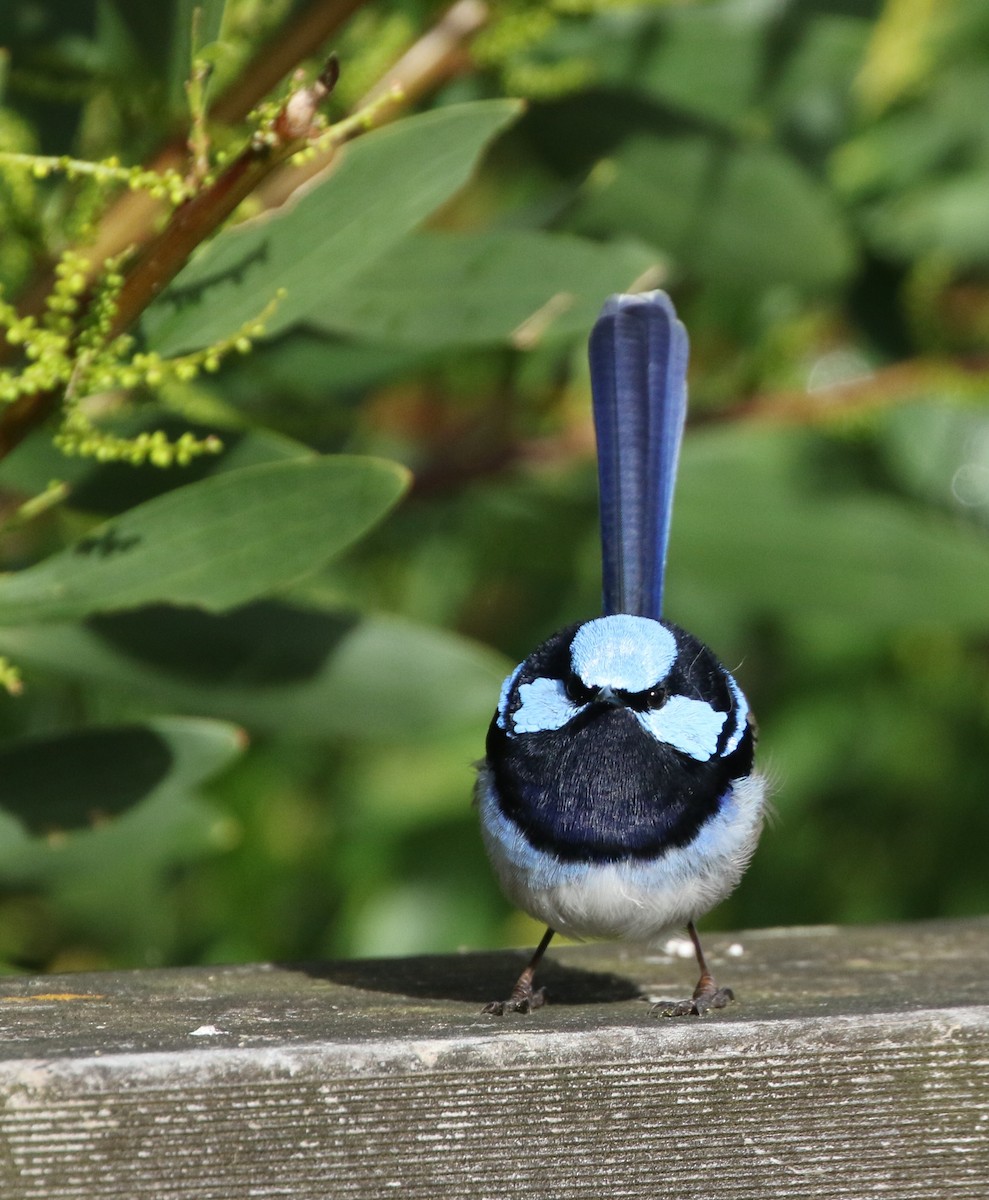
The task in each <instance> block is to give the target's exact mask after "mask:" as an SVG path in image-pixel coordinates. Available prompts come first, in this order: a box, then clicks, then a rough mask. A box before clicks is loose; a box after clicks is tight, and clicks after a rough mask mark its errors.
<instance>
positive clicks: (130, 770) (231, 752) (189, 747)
mask: <svg viewBox="0 0 989 1200" xmlns="http://www.w3.org/2000/svg"><path fill="white" fill-rule="evenodd" d="M244 745H245V740H244V737H243V734H242V733H241V731H240V730H239V729H237V728H236V727H235V726H233V725H227V724H224V723H222V722H220V721H203V720H175V719H172V720H166V719H163V720H160V721H156V722H150V723H149V724H146V725H118V726H112V727H109V728H102V729H101V728H95V729H83V730H78V731H73V732H71V733H63V734H54V735H50V736H47V737H29V738H23V739H21V740H20V741H17V742H12V743H7V744H6V745H4V746H2V747H0V809H2V810H3V811H4V812H6V813H9V814H10V815H11V816H14V817H16V818H17V819H18V821H20V822H21V824H22V825H23V826H24V827H25V828H26V829H27V830H28V831H29V832H30V833H32V834H39V833H49V832H52V831H56V830H58V831H68V830H74V829H85V828H90V827H92V826H95V825H98V824H100V823H101V822H102V821H104V820H106V819H107V818H109V817H116V816H119V815H120V814H122V813H124V812H126V811H127V810H129V809H131V808H133V807H135V806H136V805H138V804H140V803H141V802H142V801H144V800H147V799H149V798H150V797H152V796H154V795H156V794H161V793H165V792H172V793H174V792H182V793H185V792H189V791H191V790H193V789H194V788H195V787H196V786H198V784H200V783H201V782H202V781H203V780H204V779H206V778H208V777H209V776H211V775H215V774H216V773H217V772H218V771H220V770H222V768H223V767H225V766H227V765H228V763H230V762H231V761H232V760H233V759H234V758H235V757H236V756H237V755H238V754H240V753H241V751H242V750H243V749H244Z"/></svg>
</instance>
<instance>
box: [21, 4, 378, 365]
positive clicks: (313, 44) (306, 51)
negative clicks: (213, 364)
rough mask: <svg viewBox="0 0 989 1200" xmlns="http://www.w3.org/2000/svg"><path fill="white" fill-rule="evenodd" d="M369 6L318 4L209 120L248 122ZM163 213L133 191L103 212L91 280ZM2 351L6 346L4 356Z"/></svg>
mask: <svg viewBox="0 0 989 1200" xmlns="http://www.w3.org/2000/svg"><path fill="white" fill-rule="evenodd" d="M364 3H366V0H313V2H312V3H311V4H309V5H308V6H307V7H305V8H304V9H303V10H302V11H301V12H300V13H298V14H297V15H296V16H295V17H294V18H293V19H292V20H291V21H290V22H289V23H288V24H286V25H285V26H284V27H283V28H282V29H281V30H280V31H279V32H278V33H277V34H276V35H275V37H274V38H273V40H271V41H270V42H267V43H266V44H265V45H264V46H263V47H262V48H261V49H260V50H259V51H258V53H257V54H256V55H255V57H254V58H253V59H252V61H251V62H250V63H248V65H247V66H246V67H245V68H244V69H243V70H242V71H241V72H240V74H239V76H238V77H237V79H236V80H235V81H234V82H233V83H232V84H231V85H230V86H229V87H228V88H227V90H226V91H225V92H224V93H223V94H222V95H221V96H220V97H219V98H218V99H217V101H216V102H215V103H214V104H213V105H212V106H211V107H210V110H209V120H210V121H212V122H215V123H216V124H221V125H236V124H237V123H238V122H239V121H242V120H243V119H244V118H245V117H246V116H247V114H248V113H249V112H250V111H251V109H252V108H254V107H255V106H256V105H257V104H259V103H260V101H261V100H263V99H264V97H265V96H267V95H268V94H269V92H270V91H271V90H272V89H273V88H274V87H276V86H277V85H278V84H279V83H280V82H281V80H282V79H284V78H286V76H288V75H290V74H291V73H292V71H294V70H295V69H296V68H297V67H298V65H299V64H300V63H301V62H304V61H305V60H306V59H307V58H312V57H314V56H315V55H317V54H319V53H320V52H321V51H322V49H323V47H324V46H325V45H326V43H327V42H328V41H329V39H330V38H331V37H332V36H333V34H334V33H336V31H337V30H338V29H340V27H341V26H342V25H343V24H344V23H345V22H346V21H347V20H348V18H349V17H351V16H352V15H353V14H354V13H355V12H356V11H357V9H359V8H361V7H362V6H363V5H364ZM188 152H189V148H188V145H187V141H186V137H185V135H184V134H183V135H182V136H180V137H175V138H172V139H171V140H170V141H168V142H167V143H166V144H165V145H163V146H162V147H161V148H160V149H159V150H158V151H157V153H156V154H155V155H154V157H153V158H152V159H151V160H150V161H149V162H148V163H146V168H147V169H148V170H150V171H154V172H155V173H156V174H159V175H164V174H167V173H168V172H169V171H181V170H182V169H183V168H184V166H185V164H186V162H187V159H188ZM163 211H164V204H163V202H162V201H161V200H158V199H156V198H155V197H154V196H152V195H151V194H150V193H149V192H147V191H143V190H141V189H136V190H133V191H131V190H128V191H125V192H123V193H122V194H121V195H120V196H118V197H117V198H116V200H114V201H113V203H112V204H110V206H109V207H108V208H107V209H106V211H105V212H104V213H103V215H102V217H101V218H100V220H99V222H98V224H97V226H96V228H95V230H94V232H93V235H92V237H91V238H90V239H89V241H88V242H87V245H86V248H85V256H86V258H87V260H88V261H89V262H90V264H91V266H90V278H91V279H92V278H95V277H96V276H97V275H98V274H99V273H100V271H101V270H102V268H103V264H104V263H105V262H107V261H108V260H109V259H111V258H116V257H117V256H118V255H119V254H122V253H124V251H126V250H130V249H133V248H138V247H140V246H143V245H144V244H145V242H147V241H148V240H149V239H150V238H151V237H153V235H154V231H155V225H156V223H157V222H158V221H159V219H160V218H161V214H162V212H163ZM53 279H54V276H53V275H52V272H51V268H50V265H48V264H46V265H45V267H43V268H42V269H40V270H39V271H38V273H37V276H36V277H35V278H34V279H33V280H32V281H31V282H30V283H29V284H28V285H27V286H26V287H25V288H24V289H23V290H22V292H21V295H20V299H19V304H18V307H19V308H20V310H21V312H23V313H30V314H33V315H38V314H39V313H41V312H42V311H43V310H44V304H45V299H46V297H47V296H48V294H49V293H50V291H51V287H52V281H53ZM2 350H3V347H2V345H0V353H2Z"/></svg>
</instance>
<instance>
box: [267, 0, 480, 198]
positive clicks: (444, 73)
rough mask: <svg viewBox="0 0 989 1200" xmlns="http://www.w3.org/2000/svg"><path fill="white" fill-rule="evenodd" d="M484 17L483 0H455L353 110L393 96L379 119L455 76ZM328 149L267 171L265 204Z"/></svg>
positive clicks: (312, 170)
mask: <svg viewBox="0 0 989 1200" xmlns="http://www.w3.org/2000/svg"><path fill="white" fill-rule="evenodd" d="M488 17H489V11H488V6H487V5H486V4H485V3H484V2H483V0H456V3H454V4H453V5H452V6H451V7H450V8H448V9H447V10H446V12H445V13H444V14H443V15H442V16H441V17H440V19H439V21H437V23H436V24H435V25H434V26H433V27H432V28H431V29H429V30H427V31H426V32H425V33H424V34H423V35H422V37H421V38H419V39H418V40H417V41H416V42H414V43H413V44H412V45H411V46H410V47H409V49H408V50H406V51H405V53H404V54H403V55H402V56H401V58H399V60H398V62H396V63H395V64H394V66H392V67H390V68H389V69H388V70H387V71H386V72H385V74H384V75H382V77H381V78H380V79H379V80H378V82H377V83H376V84H375V85H374V86H373V87H372V88H371V89H370V91H368V92H367V93H366V94H365V95H364V96H363V97H362V98H361V100H360V101H358V103H357V104H356V105H355V106H354V109H355V111H360V110H361V109H364V108H368V107H372V106H375V105H377V104H379V103H380V102H381V101H382V100H383V99H385V98H386V97H388V96H391V97H393V98H394V101H395V102H394V103H393V104H391V105H390V106H389V108H388V110H387V112H386V114H385V119H389V118H393V117H396V116H397V115H398V114H399V112H401V111H402V110H403V109H404V108H408V107H410V106H411V105H412V104H413V103H415V101H417V100H420V99H421V98H422V97H423V96H425V95H428V94H429V93H430V92H431V91H434V90H435V89H436V88H438V87H440V86H441V84H443V83H446V82H447V81H448V80H449V79H452V78H453V77H454V76H456V75H458V74H460V73H461V72H462V71H464V70H465V69H466V68H467V67H468V66H469V64H470V60H469V57H468V55H467V45H468V43H469V42H470V40H471V38H473V37H474V35H475V34H476V33H477V32H478V31H479V30H480V29H481V28H482V27H483V26H484V25H485V23H486V22H487V20H488ZM333 154H334V148H333V147H330V148H328V149H327V150H325V151H323V152H322V153H319V154H315V155H314V156H313V157H312V158H311V159H309V160H308V161H307V162H305V163H301V164H298V165H292V166H286V167H285V168H284V169H283V170H281V171H279V172H278V173H277V174H275V175H272V176H271V178H270V179H269V180H267V181H266V183H265V185H264V187H263V188H261V189H260V191H259V192H258V199H259V200H260V201H261V204H262V205H263V207H265V208H277V207H278V206H279V205H281V204H284V203H285V201H286V200H288V198H289V197H290V196H292V195H293V194H294V193H295V192H296V191H298V189H299V188H300V187H302V186H303V185H304V184H307V183H309V182H310V181H311V180H313V179H315V178H316V176H317V175H319V174H320V173H321V172H322V171H325V170H326V168H327V167H328V166H329V165H330V163H331V161H332V158H333Z"/></svg>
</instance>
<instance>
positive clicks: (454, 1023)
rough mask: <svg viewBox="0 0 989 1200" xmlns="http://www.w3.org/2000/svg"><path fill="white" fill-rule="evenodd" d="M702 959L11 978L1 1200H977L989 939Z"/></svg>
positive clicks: (852, 938) (869, 935)
mask: <svg viewBox="0 0 989 1200" xmlns="http://www.w3.org/2000/svg"><path fill="white" fill-rule="evenodd" d="M707 942H708V943H709V950H710V952H711V954H710V956H711V958H712V959H713V962H714V965H715V967H716V971H717V974H718V976H719V979H720V980H721V981H722V982H725V983H729V984H731V985H732V986H733V987H735V988H736V990H737V992H738V995H739V1002H738V1003H737V1004H735V1005H734V1006H732V1007H731V1008H730V1009H727V1010H725V1011H723V1012H720V1013H716V1014H712V1015H710V1016H708V1017H706V1018H704V1019H703V1020H697V1019H688V1018H684V1019H680V1020H676V1021H672V1020H663V1019H656V1018H654V1017H652V1016H650V1014H649V1006H648V1004H647V1003H646V997H663V998H669V999H677V998H680V997H681V996H682V995H684V994H685V993H686V992H687V991H689V988H690V986H692V984H693V982H694V979H693V974H694V971H693V964H692V963H691V962H689V961H688V960H686V959H683V960H681V959H680V958H679V956H678V954H677V949H678V948H677V947H676V946H672V947H671V950H670V952H669V953H656V954H652V955H642V954H635V953H631V952H623V951H621V950H619V949H616V948H615V947H610V946H608V947H606V946H595V947H573V948H566V949H562V950H559V951H557V952H556V953H555V954H552V955H551V958H552V961H551V962H550V963H549V968H548V970H547V971H546V976H545V981H546V982H547V984H548V985H549V989H550V993H551V1003H550V1004H548V1005H547V1006H546V1007H545V1008H543V1009H541V1010H539V1011H538V1012H536V1013H534V1014H532V1015H531V1016H528V1017H520V1016H517V1015H516V1016H514V1017H505V1018H496V1017H487V1016H482V1015H481V1014H480V1012H479V1007H480V1004H481V1002H483V1001H484V1000H488V999H492V998H494V997H498V996H501V995H504V994H506V993H507V989H508V988H509V987H510V986H511V983H512V981H513V979H514V975H515V974H516V972H517V970H518V967H519V965H520V963H521V962H522V960H523V957H524V956H523V955H521V954H520V955H513V954H490V955H460V956H449V957H444V958H418V959H404V960H394V961H366V962H346V963H321V964H315V965H308V966H288V967H274V966H250V967H226V968H217V969H191V970H176V971H146V972H125V973H114V974H94V975H73V976H62V977H58V978H55V977H46V978H42V979H22V978H18V979H12V978H8V979H4V980H0V1029H2V1033H3V1037H2V1041H0V1095H2V1096H3V1099H4V1106H3V1112H2V1116H0V1196H2V1197H3V1200H20V1198H22V1197H23V1198H25V1200H28V1198H30V1200H35V1198H37V1200H41V1198H44V1200H59V1198H61V1197H66V1198H68V1197H73V1198H82V1200H89V1198H90V1197H93V1198H95V1197H100V1198H101V1200H102V1198H104V1197H108V1198H109V1197H113V1198H117V1197H119V1198H120V1200H142V1198H144V1197H152V1196H153V1197H155V1198H156V1200H171V1198H173V1197H174V1198H176V1200H177V1198H180V1197H181V1198H188V1200H244V1198H246V1197H278V1196H291V1197H294V1198H302V1200H309V1198H320V1200H323V1198H330V1197H332V1198H336V1197H341V1198H349V1197H359V1198H362V1200H363V1198H367V1197H391V1196H402V1197H412V1198H415V1200H420V1198H421V1200H437V1198H440V1197H461V1196H462V1197H465V1198H466V1197H470V1198H471V1200H506V1198H514V1197H526V1198H527V1200H565V1198H570V1197H574V1198H576V1197H587V1198H589V1200H590V1198H594V1200H599V1198H605V1197H607V1198H611V1197H628V1198H632V1200H638V1198H642V1200H645V1198H646V1197H648V1198H649V1200H663V1198H665V1197H670V1198H676V1200H694V1198H695V1197H696V1198H698V1200H700V1198H701V1197H703V1198H704V1200H709V1198H711V1197H718V1198H719V1200H742V1198H743V1197H745V1198H752V1200H755V1198H760V1200H761V1198H764V1197H775V1196H778V1195H781V1194H782V1195H786V1196H787V1197H792V1198H803V1197H808V1198H810V1197H814V1198H821V1200H841V1198H846V1197H848V1198H857V1197H865V1196H884V1197H895V1198H897V1200H908V1198H912V1197H918V1198H920V1197H923V1198H924V1200H941V1198H942V1197H943V1198H949V1200H954V1198H956V1197H957V1198H959V1200H961V1198H965V1200H985V1198H986V1197H987V1196H989V1003H987V998H986V990H987V985H989V919H987V920H973V921H964V922H951V923H940V924H926V925H919V926H902V927H895V928H852V929H843V930H838V929H830V928H819V929H811V930H763V931H758V932H755V933H747V934H742V935H735V936H712V937H710V938H708V939H707Z"/></svg>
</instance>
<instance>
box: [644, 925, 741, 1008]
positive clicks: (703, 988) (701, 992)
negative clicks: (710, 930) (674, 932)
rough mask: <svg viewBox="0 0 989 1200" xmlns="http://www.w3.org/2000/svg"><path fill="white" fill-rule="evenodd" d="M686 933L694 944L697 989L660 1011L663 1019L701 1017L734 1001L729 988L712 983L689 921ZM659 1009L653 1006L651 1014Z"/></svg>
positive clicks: (733, 994)
mask: <svg viewBox="0 0 989 1200" xmlns="http://www.w3.org/2000/svg"><path fill="white" fill-rule="evenodd" d="M687 932H688V933H689V934H690V940H691V941H692V942H693V943H694V953H695V954H696V955H697V965H698V967H700V972H701V977H700V979H699V980H698V981H697V987H695V988H694V994H693V995H692V996H691V997H690V999H689V1000H681V1001H680V1003H679V1004H675V1005H674V1006H673V1007H672V1008H666V1009H662V1010H661V1012H660V1013H659V1014H658V1015H660V1016H664V1017H703V1015H704V1014H705V1013H706V1012H707V1011H708V1009H711V1008H724V1007H725V1006H726V1005H727V1004H730V1003H731V1001H732V1000H734V999H735V993H734V992H733V991H732V990H731V988H719V987H718V985H717V984H716V983H715V982H714V976H713V975H712V974H711V969H710V967H708V965H707V959H706V958H705V957H704V951H703V950H702V949H701V939H700V938H699V937H698V936H697V930H696V929H695V928H694V923H693V921H691V922H690V923H689V924H688V925H687ZM658 1008H660V1005H658V1004H657V1005H655V1007H654V1008H653V1010H652V1011H653V1012H654V1013H655V1012H656V1009H658Z"/></svg>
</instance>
